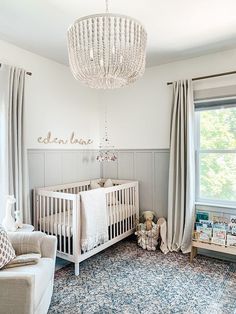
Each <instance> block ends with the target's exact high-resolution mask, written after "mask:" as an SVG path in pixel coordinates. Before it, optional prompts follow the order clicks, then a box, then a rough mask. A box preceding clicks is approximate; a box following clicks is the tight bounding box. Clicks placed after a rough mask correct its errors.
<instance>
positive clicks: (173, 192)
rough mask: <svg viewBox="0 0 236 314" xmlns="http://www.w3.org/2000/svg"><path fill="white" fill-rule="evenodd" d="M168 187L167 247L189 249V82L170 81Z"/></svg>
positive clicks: (191, 184) (191, 209)
mask: <svg viewBox="0 0 236 314" xmlns="http://www.w3.org/2000/svg"><path fill="white" fill-rule="evenodd" d="M173 85H174V86H173V88H174V93H173V108H172V115H171V134H170V168H169V189H168V248H169V250H170V251H179V250H182V252H183V253H187V252H189V251H190V249H191V237H192V224H193V215H194V201H195V160H194V102H193V89H192V81H191V80H184V81H178V82H174V84H173Z"/></svg>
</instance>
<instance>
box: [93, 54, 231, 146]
mask: <svg viewBox="0 0 236 314" xmlns="http://www.w3.org/2000/svg"><path fill="white" fill-rule="evenodd" d="M233 70H236V49H234V50H229V51H224V52H221V53H215V54H211V55H206V56H202V57H198V58H193V59H188V60H184V61H180V62H173V63H169V64H165V65H161V66H157V67H153V68H148V69H146V72H145V75H144V77H143V78H141V79H140V80H139V81H138V82H137V83H136V84H134V85H132V86H130V87H126V88H124V89H119V90H114V91H102V92H100V93H99V96H100V103H101V105H103V106H105V105H107V108H108V109H107V111H108V122H109V133H110V139H111V142H112V144H114V145H115V147H116V148H118V149H122V148H124V149H128V148H131V149H137V148H142V149H145V148H146V149H148V148H168V147H169V128H170V114H171V104H172V86H167V84H166V83H167V82H168V81H173V80H178V79H184V78H192V77H198V76H202V75H209V74H214V73H219V72H225V71H233ZM231 84H236V75H231V76H227V77H223V78H222V77H221V78H217V79H208V80H202V81H198V82H195V83H194V88H195V89H196V90H197V89H205V88H212V87H218V86H225V85H231ZM100 119H101V122H100V124H101V128H103V121H104V114H101V116H100Z"/></svg>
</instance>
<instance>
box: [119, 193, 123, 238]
mask: <svg viewBox="0 0 236 314" xmlns="http://www.w3.org/2000/svg"><path fill="white" fill-rule="evenodd" d="M118 193H119V221H120V235H121V234H122V224H121V222H122V217H123V216H122V212H121V211H122V209H121V190H119V192H118Z"/></svg>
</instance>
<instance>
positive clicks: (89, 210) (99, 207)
mask: <svg viewBox="0 0 236 314" xmlns="http://www.w3.org/2000/svg"><path fill="white" fill-rule="evenodd" d="M80 195H81V207H82V208H81V221H82V224H81V229H82V230H81V249H82V251H83V252H86V251H89V250H92V249H93V248H94V247H96V246H98V245H100V244H103V243H105V242H107V241H108V223H107V211H106V196H105V191H104V189H102V188H101V189H95V190H91V191H85V192H81V193H80Z"/></svg>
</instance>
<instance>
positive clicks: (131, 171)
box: [101, 149, 169, 217]
mask: <svg viewBox="0 0 236 314" xmlns="http://www.w3.org/2000/svg"><path fill="white" fill-rule="evenodd" d="M117 154H118V159H117V161H116V162H111V163H104V164H103V167H102V173H101V175H102V176H103V177H104V178H117V179H132V180H137V181H139V191H140V209H141V211H144V210H153V211H155V212H156V213H157V215H158V216H159V217H160V216H163V217H167V201H168V175H169V150H167V149H163V150H161V149H159V150H158V149H156V150H118V151H117Z"/></svg>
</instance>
